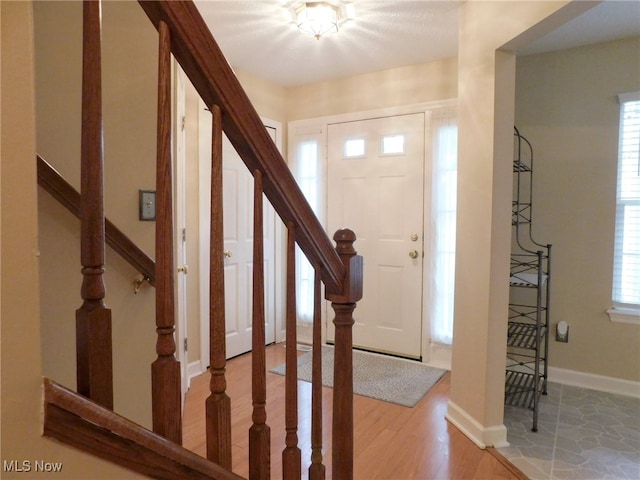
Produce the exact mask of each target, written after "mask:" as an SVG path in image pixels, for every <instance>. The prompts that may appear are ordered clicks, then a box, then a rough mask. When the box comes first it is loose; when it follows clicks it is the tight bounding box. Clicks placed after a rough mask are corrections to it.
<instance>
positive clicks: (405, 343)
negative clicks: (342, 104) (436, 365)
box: [327, 113, 425, 358]
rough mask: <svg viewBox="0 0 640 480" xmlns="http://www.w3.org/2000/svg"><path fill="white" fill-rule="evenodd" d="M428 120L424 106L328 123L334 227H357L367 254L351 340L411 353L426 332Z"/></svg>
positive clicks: (378, 348)
mask: <svg viewBox="0 0 640 480" xmlns="http://www.w3.org/2000/svg"><path fill="white" fill-rule="evenodd" d="M424 123H425V120H424V114H422V113H418V114H411V115H400V116H396V117H386V118H376V119H371V120H362V121H355V122H346V123H337V124H332V125H329V128H328V148H327V154H328V182H327V184H328V199H327V223H328V230H329V232H330V233H331V234H332V233H333V232H335V231H336V230H337V229H339V228H343V227H348V228H351V229H352V230H353V231H354V232H355V233H356V236H357V241H356V243H355V248H356V250H357V251H358V253H359V254H360V255H362V256H363V258H364V298H363V299H362V300H361V301H360V302H359V303H358V306H357V308H356V310H355V312H354V317H355V325H354V327H353V344H354V346H356V347H361V348H365V349H368V350H374V351H380V352H386V353H392V354H397V355H401V356H406V357H412V358H420V356H421V337H422V335H421V333H422V265H423V238H424V236H423V223H424V216H423V204H424V202H423V191H424V151H425V147H424V131H425V125H424ZM327 334H328V339H329V340H330V341H331V340H332V339H333V335H334V329H333V324H332V322H329V325H328V329H327Z"/></svg>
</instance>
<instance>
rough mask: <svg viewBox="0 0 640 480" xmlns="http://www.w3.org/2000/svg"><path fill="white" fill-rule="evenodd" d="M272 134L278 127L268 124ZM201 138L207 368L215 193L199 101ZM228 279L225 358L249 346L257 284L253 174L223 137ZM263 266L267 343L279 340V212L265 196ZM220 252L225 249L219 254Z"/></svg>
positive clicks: (207, 123) (207, 125)
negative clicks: (277, 246) (213, 193)
mask: <svg viewBox="0 0 640 480" xmlns="http://www.w3.org/2000/svg"><path fill="white" fill-rule="evenodd" d="M267 130H268V131H269V133H270V135H272V138H274V137H275V134H276V132H275V129H273V128H271V127H269V128H267ZM199 132H200V133H199V138H200V146H199V148H200V209H201V221H200V246H201V248H200V260H201V262H202V267H201V277H200V285H201V289H200V292H201V329H200V330H201V342H200V345H201V356H202V363H203V368H206V367H207V366H208V360H209V352H210V345H209V334H208V332H209V330H208V329H209V269H208V265H209V228H210V217H211V215H210V206H211V201H210V191H211V114H210V113H209V112H208V111H206V110H205V106H204V104H202V103H201V108H200V115H199ZM222 166H223V196H224V198H223V204H224V227H223V229H224V251H225V253H224V257H225V258H224V283H225V285H224V286H225V320H226V338H227V344H226V353H227V358H231V357H235V356H237V355H240V354H242V353H245V352H248V351H250V350H251V336H252V328H251V322H252V308H253V307H252V285H253V277H252V271H253V176H252V175H251V174H250V173H249V171H248V170H247V168H246V167H245V165H244V163H243V162H242V160H241V159H240V157H239V155H238V154H237V152H236V151H235V149H234V148H233V146H232V145H231V143H230V142H229V140H228V139H227V138H226V136H225V137H224V141H223V163H222ZM263 206H264V230H265V231H264V240H263V241H264V268H265V303H264V305H265V342H266V343H267V344H269V343H273V342H274V341H275V337H276V335H275V332H276V314H275V310H276V302H275V295H276V287H275V284H276V282H275V275H276V267H275V251H276V246H275V245H276V241H275V235H276V232H275V211H274V210H273V207H271V204H270V203H269V202H268V201H267V200H266V198H264V199H263ZM221 254H222V253H221Z"/></svg>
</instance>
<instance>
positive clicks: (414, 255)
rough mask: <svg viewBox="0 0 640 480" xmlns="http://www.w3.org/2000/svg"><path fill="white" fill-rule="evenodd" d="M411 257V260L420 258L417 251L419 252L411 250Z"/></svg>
mask: <svg viewBox="0 0 640 480" xmlns="http://www.w3.org/2000/svg"><path fill="white" fill-rule="evenodd" d="M409 256H410V257H411V258H418V251H417V250H411V251H410V252H409Z"/></svg>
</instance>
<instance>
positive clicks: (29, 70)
mask: <svg viewBox="0 0 640 480" xmlns="http://www.w3.org/2000/svg"><path fill="white" fill-rule="evenodd" d="M0 24H1V27H0V30H1V45H2V47H1V48H2V52H1V55H0V58H1V59H2V66H1V70H2V84H1V88H0V91H1V92H2V99H1V103H2V118H1V122H2V126H3V128H2V138H1V145H2V146H1V153H0V157H1V159H2V160H1V161H2V165H1V168H2V180H1V188H0V202H1V205H2V219H1V222H2V223H1V231H2V237H1V245H2V247H1V256H0V262H1V265H2V268H1V269H0V271H1V277H0V283H1V291H2V296H1V320H2V327H1V328H2V333H1V337H2V363H1V365H2V373H1V375H0V377H1V379H2V380H1V381H2V401H1V403H2V429H1V430H2V458H1V460H2V461H4V460H7V461H11V460H17V461H20V462H22V461H24V460H29V461H31V462H33V461H34V460H40V459H41V460H44V461H47V462H62V465H63V466H62V472H61V473H59V474H56V478H60V479H87V478H92V479H113V478H119V479H120V478H121V479H125V478H141V477H140V476H138V475H134V474H131V473H130V472H128V471H126V470H123V469H121V468H119V467H116V466H114V465H111V464H109V463H107V462H103V461H101V460H97V459H96V458H95V457H92V456H89V455H85V454H83V453H80V452H78V451H77V450H75V449H71V448H68V447H65V446H64V445H62V444H60V443H58V442H55V441H51V440H48V439H45V438H44V437H42V436H41V425H42V424H41V410H42V375H43V371H42V366H41V362H42V360H43V358H42V356H41V353H40V312H41V310H42V309H41V308H40V307H39V296H38V282H39V272H38V248H39V243H40V246H41V245H42V242H41V241H40V240H39V239H38V225H37V208H38V207H37V192H36V189H37V187H36V185H37V182H36V171H35V155H36V136H35V121H34V120H35V117H34V114H35V103H34V100H35V80H34V61H35V60H34V51H33V41H32V40H33V37H32V35H33V15H32V9H31V4H30V3H29V2H0ZM43 311H44V310H43ZM40 477H42V473H38V474H36V473H33V472H32V473H7V472H3V473H2V478H7V479H8V478H24V479H27V478H40Z"/></svg>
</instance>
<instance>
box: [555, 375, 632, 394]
mask: <svg viewBox="0 0 640 480" xmlns="http://www.w3.org/2000/svg"><path fill="white" fill-rule="evenodd" d="M549 381H550V382H555V383H561V384H562V385H571V386H573V387H581V388H588V389H591V390H599V391H601V392H608V393H615V394H617V395H624V396H627V397H634V398H640V382H634V381H632V380H624V379H622V378H615V377H606V376H604V375H596V374H595V373H584V372H578V371H576V370H568V369H565V368H557V367H549Z"/></svg>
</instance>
